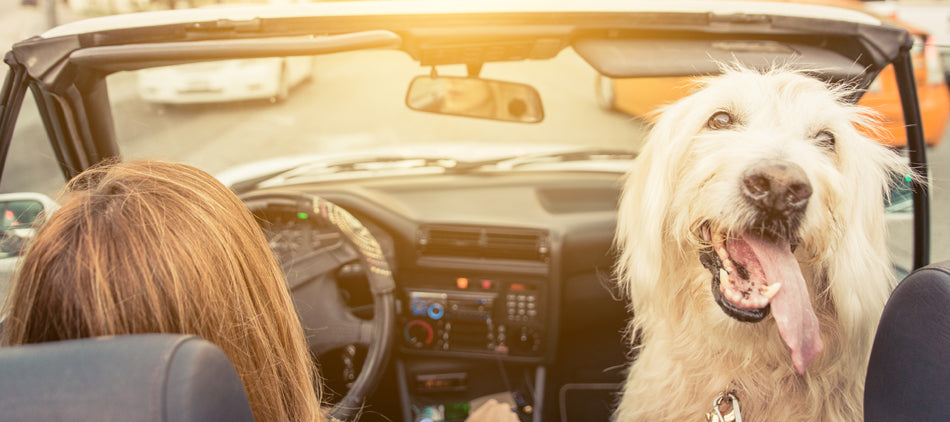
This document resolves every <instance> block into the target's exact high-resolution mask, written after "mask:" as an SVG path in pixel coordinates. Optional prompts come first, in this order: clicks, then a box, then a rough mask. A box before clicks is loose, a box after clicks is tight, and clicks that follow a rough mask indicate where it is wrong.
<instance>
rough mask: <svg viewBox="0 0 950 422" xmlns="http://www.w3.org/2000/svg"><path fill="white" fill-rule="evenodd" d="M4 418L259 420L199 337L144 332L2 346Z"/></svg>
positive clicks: (229, 371)
mask: <svg viewBox="0 0 950 422" xmlns="http://www.w3.org/2000/svg"><path fill="white" fill-rule="evenodd" d="M0 419H2V420H4V421H13V422H27V421H107V420H111V421H126V422H137V421H143V422H146V421H148V422H153V421H168V422H197V421H236V422H239V421H253V420H254V416H253V414H252V413H251V406H250V403H249V402H248V399H247V394H246V393H245V391H244V385H243V384H242V383H241V379H240V378H239V377H238V374H237V371H235V369H234V366H233V365H232V364H231V362H230V361H229V360H228V357H227V356H226V355H225V354H224V352H223V351H222V350H221V349H220V348H218V347H217V346H215V345H214V344H212V343H210V342H208V341H206V340H204V339H201V338H199V337H195V336H189V335H171V334H142V335H126V336H115V337H99V338H89V339H82V340H69V341H59V342H50V343H39V344H30V345H24V346H16V347H3V348H0Z"/></svg>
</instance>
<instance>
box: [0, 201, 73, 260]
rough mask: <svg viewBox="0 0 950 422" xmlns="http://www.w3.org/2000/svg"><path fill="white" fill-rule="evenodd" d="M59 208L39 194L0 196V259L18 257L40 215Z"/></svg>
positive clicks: (34, 231)
mask: <svg viewBox="0 0 950 422" xmlns="http://www.w3.org/2000/svg"><path fill="white" fill-rule="evenodd" d="M56 208H59V206H58V205H57V204H56V202H55V201H53V200H52V199H50V198H49V197H48V196H46V195H43V194H40V193H32V192H24V193H7V194H0V258H8V257H14V256H19V255H20V253H21V251H22V249H23V246H24V245H26V243H27V242H28V241H29V240H30V239H32V238H33V235H34V234H36V230H35V228H34V227H33V226H34V224H35V223H36V221H37V218H38V217H39V216H40V214H41V213H43V212H44V211H45V212H52V211H53V210H55V209H56Z"/></svg>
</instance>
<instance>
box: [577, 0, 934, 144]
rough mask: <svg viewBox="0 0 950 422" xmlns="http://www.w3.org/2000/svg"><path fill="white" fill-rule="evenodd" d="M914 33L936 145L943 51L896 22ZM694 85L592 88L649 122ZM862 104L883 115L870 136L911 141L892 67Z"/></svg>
mask: <svg viewBox="0 0 950 422" xmlns="http://www.w3.org/2000/svg"><path fill="white" fill-rule="evenodd" d="M794 2H796V3H814V4H827V5H832V6H836V7H850V8H860V7H861V6H862V3H861V2H859V1H852V0H796V1H794ZM895 23H897V24H899V25H900V26H902V27H904V28H905V29H907V30H908V32H910V34H911V36H913V37H914V47H913V50H912V57H913V62H914V72H915V75H916V80H917V92H918V97H919V100H920V113H921V116H922V118H923V126H924V139H925V140H926V142H927V145H928V146H936V145H938V144H939V143H940V142H941V140H942V139H943V135H944V132H945V131H946V128H947V122H948V121H950V91H948V89H947V79H945V78H944V70H945V69H944V65H943V63H942V62H941V58H940V53H939V51H938V50H937V46H936V44H935V43H934V42H933V38H932V37H931V36H930V34H929V33H927V32H925V31H924V30H922V29H919V28H917V27H915V26H913V25H909V24H906V23H903V22H895ZM693 86H694V84H693V83H692V82H691V81H690V80H688V79H684V78H681V77H659V78H626V79H624V78H618V79H614V78H609V77H607V76H604V75H598V76H597V79H596V80H595V84H594V90H595V92H596V93H597V97H598V102H599V103H600V104H601V105H602V106H603V107H604V108H606V109H609V110H616V111H619V112H622V113H626V114H629V115H631V116H635V117H640V118H644V119H646V120H650V116H651V115H652V113H654V112H655V111H656V110H657V109H658V108H659V107H661V106H663V105H664V104H668V103H672V102H674V101H676V100H678V99H680V98H682V97H684V96H686V95H688V94H689V93H690V92H691V90H692V87H693ZM858 104H860V105H862V106H867V107H870V108H872V109H874V110H876V111H877V112H878V113H880V117H881V126H882V129H883V130H881V131H880V132H876V133H874V134H871V135H872V137H875V138H877V139H878V140H880V141H881V142H882V143H885V144H888V145H892V146H895V147H903V146H905V145H907V133H906V132H905V126H904V115H903V111H902V109H901V103H900V96H899V95H898V92H897V81H896V79H895V77H894V67H893V66H888V67H887V68H885V69H884V70H883V71H881V73H880V74H879V75H878V77H877V79H876V80H875V81H874V82H872V83H871V85H870V86H869V87H868V88H867V91H866V92H865V94H864V95H863V96H862V97H861V100H860V101H859V102H858Z"/></svg>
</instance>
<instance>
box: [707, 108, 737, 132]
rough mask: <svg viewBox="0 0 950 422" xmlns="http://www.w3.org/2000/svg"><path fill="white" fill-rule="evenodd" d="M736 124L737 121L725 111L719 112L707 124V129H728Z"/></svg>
mask: <svg viewBox="0 0 950 422" xmlns="http://www.w3.org/2000/svg"><path fill="white" fill-rule="evenodd" d="M735 123H736V119H735V118H734V117H732V115H731V114H729V113H728V112H725V111H717V112H716V113H715V114H713V115H712V116H711V117H710V118H709V120H708V121H707V122H706V127H708V128H710V129H728V128H730V127H732V126H733V125H734V124H735Z"/></svg>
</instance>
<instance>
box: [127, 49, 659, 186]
mask: <svg viewBox="0 0 950 422" xmlns="http://www.w3.org/2000/svg"><path fill="white" fill-rule="evenodd" d="M436 71H437V72H438V74H439V75H452V76H466V68H465V66H460V65H459V66H439V67H437V69H436ZM430 72H431V67H423V66H421V65H420V64H419V63H418V62H416V61H414V60H413V59H412V58H410V57H409V56H408V55H407V54H405V53H404V52H401V51H393V50H369V51H356V52H347V53H337V54H330V55H321V56H316V57H292V58H273V59H253V60H231V61H220V62H208V63H199V64H188V65H178V66H171V67H165V68H155V69H145V70H141V71H135V72H120V73H116V74H113V75H111V76H110V77H109V78H108V87H109V95H110V99H111V101H112V106H113V114H114V118H115V128H116V134H117V138H118V142H119V147H120V149H121V151H122V154H123V156H124V158H126V159H132V158H149V159H156V158H161V159H169V160H175V161H184V162H188V163H191V164H193V165H196V166H198V167H201V168H203V169H205V170H207V171H209V172H211V173H212V174H217V173H220V172H222V171H224V170H226V169H228V168H231V167H233V166H236V165H239V164H246V163H249V162H255V161H260V160H266V159H273V158H278V157H287V156H296V157H300V156H302V155H318V154H327V153H366V154H369V155H373V154H374V153H378V155H380V156H386V157H390V156H392V155H393V154H394V153H395V152H394V151H400V150H402V151H403V152H405V151H412V149H411V148H410V147H413V146H424V147H425V148H423V149H420V150H418V151H424V155H426V156H429V157H432V156H434V155H440V154H444V155H447V156H450V157H452V158H456V159H461V160H484V159H491V158H498V157H503V156H506V155H520V154H529V153H537V152H538V150H537V148H541V147H551V146H557V147H569V148H594V149H600V150H606V149H611V150H622V151H631V152H636V151H637V150H638V149H639V147H640V144H641V142H642V140H643V138H644V135H645V129H646V125H645V123H644V121H643V120H641V119H638V118H635V117H631V116H630V115H629V114H624V113H618V112H614V111H611V110H610V108H609V107H604V106H603V104H602V103H600V102H599V98H598V93H597V92H596V90H595V82H596V80H597V72H596V71H595V70H594V69H593V68H591V67H590V66H589V65H588V64H587V63H586V62H585V61H584V60H583V59H581V58H580V57H579V56H578V55H577V54H576V53H575V52H574V51H573V50H571V49H565V50H564V51H562V52H561V53H560V54H559V55H558V56H557V57H555V58H553V59H550V60H527V61H518V62H492V63H487V64H485V65H484V66H483V68H482V69H481V73H480V75H479V76H480V77H482V78H485V79H495V80H503V81H509V82H518V83H523V84H527V85H530V86H532V87H534V88H535V89H537V91H538V93H539V95H540V98H541V101H542V106H543V108H544V120H543V121H541V122H540V123H520V122H504V121H495V120H488V119H478V118H470V117H457V116H447V115H439V114H432V113H426V112H420V111H413V110H410V109H409V108H408V107H407V106H406V103H405V101H406V100H405V99H406V92H407V88H408V87H409V84H410V82H411V81H412V79H413V78H414V77H416V76H419V75H429V74H430ZM410 155H411V154H410Z"/></svg>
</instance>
